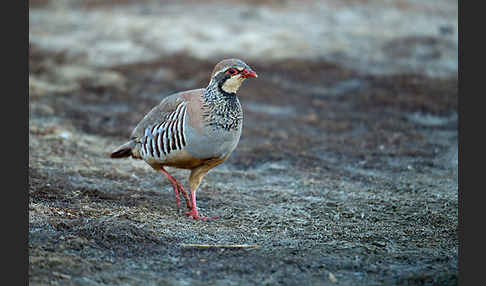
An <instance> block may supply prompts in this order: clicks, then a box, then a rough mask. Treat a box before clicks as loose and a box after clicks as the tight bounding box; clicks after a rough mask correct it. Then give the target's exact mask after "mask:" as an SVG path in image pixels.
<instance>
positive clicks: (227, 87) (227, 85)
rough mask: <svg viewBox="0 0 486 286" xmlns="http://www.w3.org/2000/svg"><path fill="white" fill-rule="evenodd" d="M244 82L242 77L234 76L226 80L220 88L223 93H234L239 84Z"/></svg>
mask: <svg viewBox="0 0 486 286" xmlns="http://www.w3.org/2000/svg"><path fill="white" fill-rule="evenodd" d="M243 81H245V78H244V77H241V76H240V75H236V76H233V77H230V78H229V79H227V80H226V81H225V82H224V84H223V86H222V87H221V88H222V89H223V90H224V91H225V92H228V93H236V92H237V91H238V89H239V88H240V86H241V84H242V83H243Z"/></svg>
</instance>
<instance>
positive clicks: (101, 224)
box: [28, 1, 459, 285]
mask: <svg viewBox="0 0 486 286" xmlns="http://www.w3.org/2000/svg"><path fill="white" fill-rule="evenodd" d="M122 2H123V3H125V2H126V3H128V4H126V5H121V6H122V7H121V8H116V9H120V11H125V9H126V10H130V9H132V10H133V9H135V8H136V7H135V8H134V7H133V5H131V4H130V1H122ZM149 2H150V1H149ZM169 2H170V1H169ZM235 2H236V1H230V3H232V4H231V5H240V4H235ZM244 2H246V3H247V5H253V4H254V2H255V1H244ZM262 2H263V4H259V5H263V6H262V7H261V6H258V7H261V9H263V10H261V11H263V12H261V11H260V10H259V11H260V13H261V14H262V15H266V14H265V13H267V12H265V11H267V10H265V9H270V10H268V11H278V13H282V11H283V10H285V4H282V3H284V2H285V1H262ZM350 2H353V3H354V4H353V5H361V6H359V7H367V5H371V4H372V3H375V2H374V1H350ZM399 2H400V3H402V4H403V5H404V4H407V3H408V4H410V3H412V4H413V3H415V5H418V4H416V3H418V2H414V1H399ZM445 2H447V3H449V2H448V1H445ZM66 3H68V4H66V5H67V7H68V8H72V10H73V11H82V13H85V14H86V15H87V17H91V16H89V15H92V14H90V13H97V12H99V11H102V10H104V9H108V8H107V7H111V6H112V5H114V4H112V1H106V2H104V3H105V4H103V5H98V4H99V2H97V1H87V2H86V3H91V6H89V7H78V6H79V5H77V4H72V3H71V2H66ZM75 3H76V2H75ZM102 3H103V2H102ZM150 3H152V2H150ZM329 3H332V1H329ZM370 3H371V4H370ZM387 3H388V2H387ZM30 4H31V8H30V9H31V12H30V13H31V14H30V15H29V18H30V22H29V25H30V33H29V43H30V48H29V206H28V207H29V281H30V284H31V285H297V284H299V285H302V284H303V285H457V281H458V265H457V263H458V246H459V242H458V233H457V225H458V198H457V195H458V185H457V184H458V179H457V175H458V151H457V100H458V92H457V74H456V73H457V70H455V68H454V66H453V65H452V66H451V64H450V62H451V59H450V57H448V56H447V55H448V53H450V51H451V49H452V50H453V49H454V47H455V49H456V52H457V46H454V43H456V44H457V41H456V42H454V41H449V40H444V38H445V39H447V38H448V37H450V35H449V34H450V33H453V34H454V33H455V30H454V29H452V30H450V29H445V30H444V29H442V31H443V32H444V33H443V34H444V35H443V36H441V35H439V34H438V35H436V36H427V35H426V36H420V37H418V36H407V37H401V36H400V37H399V38H397V39H392V40H390V41H391V42H393V43H395V44H396V43H399V44H397V45H395V46H394V45H390V41H388V42H386V41H384V42H383V45H382V46H381V47H382V49H381V50H380V55H381V56H380V57H378V56H377V57H376V58H375V60H376V61H378V64H377V65H376V66H374V67H373V68H371V67H370V69H369V70H367V69H366V68H365V66H366V63H367V62H366V61H363V62H361V64H360V66H359V67H357V68H355V69H353V68H351V67H350V65H349V62H351V60H352V59H353V55H352V52H350V53H349V57H347V56H346V55H347V54H348V53H345V54H344V55H341V56H340V57H336V59H335V60H332V59H333V57H332V55H333V54H332V53H330V54H326V55H324V54H322V55H320V54H314V55H313V56H311V57H307V58H306V57H297V56H293V54H291V52H288V53H286V54H285V55H284V56H281V57H280V56H279V57H274V58H272V57H263V56H262V57H259V55H261V54H259V52H258V51H255V52H254V55H252V56H250V57H248V59H247V58H246V57H245V55H244V54H243V53H241V52H238V53H236V52H235V54H232V56H236V57H240V58H242V59H243V60H245V61H246V62H247V63H248V64H249V65H250V66H251V67H253V68H254V70H255V71H256V72H257V73H258V75H259V77H258V78H257V79H254V80H248V81H246V82H245V83H244V85H243V87H242V88H241V89H240V91H239V94H238V96H239V98H240V101H241V103H242V106H243V110H244V116H245V117H244V127H243V134H242V137H241V140H240V143H239V145H238V147H237V149H236V150H235V152H234V153H233V154H232V155H231V157H230V158H229V159H228V160H227V161H226V162H225V163H224V164H222V165H220V166H218V167H217V168H215V169H213V170H212V171H211V172H210V173H209V174H208V175H207V176H206V177H205V178H204V180H203V183H202V184H201V186H200V189H199V192H198V206H199V207H200V211H201V213H202V215H206V216H219V217H220V218H219V219H217V220H214V221H210V222H202V221H194V220H192V219H190V218H188V217H187V216H186V215H184V210H178V209H177V206H176V204H175V197H174V195H173V192H172V188H171V185H170V183H169V181H168V180H167V179H166V178H165V177H164V176H162V175H161V174H157V173H156V172H154V171H153V170H152V169H151V168H150V167H149V166H148V165H146V164H145V163H144V162H142V161H138V160H133V159H120V160H115V159H110V158H109V153H110V151H111V150H112V149H113V148H115V147H116V146H118V145H119V144H121V143H123V142H124V141H125V140H126V139H127V138H128V136H129V135H130V133H131V130H132V128H133V127H134V126H135V125H136V124H137V122H138V121H139V120H140V119H141V118H142V117H143V115H144V114H145V113H146V112H147V111H148V110H150V109H151V108H152V107H153V106H154V105H155V104H157V103H158V102H159V101H160V100H161V99H162V98H164V97H165V96H167V95H169V94H171V93H173V92H176V91H180V90H186V89H192V88H200V87H204V86H205V85H207V83H208V76H209V74H210V71H211V70H212V68H213V66H214V64H215V63H216V62H217V61H218V60H219V59H221V57H216V56H215V55H213V54H211V53H210V52H208V54H204V53H203V54H197V53H192V52H191V51H192V50H191V48H187V49H183V48H181V49H180V50H176V51H171V52H170V53H169V52H167V53H165V52H160V55H159V56H154V57H152V56H151V57H148V58H145V56H146V54H144V53H142V54H143V55H142V54H141V56H140V58H133V59H132V60H130V61H126V62H124V61H117V60H115V58H116V57H113V58H109V57H107V58H109V59H110V60H109V61H108V60H107V62H105V63H103V64H98V65H97V64H94V63H93V62H92V60H93V58H92V57H91V56H90V55H89V54H82V53H77V52H76V48H77V47H79V46H78V45H77V44H76V43H78V42H76V41H78V40H76V41H74V40H72V41H71V40H70V41H67V40H66V41H64V42H63V41H62V40H61V39H66V38H63V36H62V33H63V32H62V30H63V29H64V28H65V27H64V26H62V25H61V23H62V22H58V23H57V26H56V27H58V28H59V31H58V30H55V29H49V28H48V27H51V26H50V25H54V24H53V23H51V22H49V21H48V20H42V19H44V18H42V17H47V18H48V15H49V14H46V13H50V12H49V11H57V10H56V9H58V10H59V9H60V10H61V11H66V10H62V9H67V8H66V7H64V8H59V7H55V8H53V7H51V6H49V4H48V1H31V2H30ZM129 4H130V5H129ZM412 4H410V5H412ZM147 5H149V4H147ZM184 5H187V6H190V5H197V4H194V3H193V2H192V1H186V2H185V4H184ZM207 5H209V6H210V5H218V2H217V1H209V4H207ZM456 5H457V3H456ZM331 6H332V5H331ZM137 7H138V6H137ZM245 7H246V6H245ZM404 7H405V8H403V7H398V8H397V9H403V10H406V9H412V8H410V6H404ZM174 9H175V8H174ZM245 9H247V8H245ZM343 9H344V8H343ZM363 9H364V8H363ZM394 9H395V8H394ZM130 11H131V10H130ZM140 11H142V12H140ZM140 11H139V10H137V12H134V13H147V14H150V11H149V12H147V11H145V10H143V9H141V10H140ZM245 11H247V10H245ZM152 12H153V11H152ZM412 12H413V11H412ZM53 13H59V12H53ZM66 13H67V12H66ZM117 13H118V12H117ZM117 13H114V15H117ZM168 13H169V12H168ZM268 13H270V12H268ZM300 13H304V12H302V11H301V12H300ZM404 13H406V12H404ZM410 13H411V12H410ZM169 14H170V13H169ZM46 15H47V16H46ZM242 15H243V16H245V15H247V14H245V13H243V14H242ZM215 17H216V18H217V17H219V16H215ZM254 17H256V16H254ZM261 17H262V18H264V16H261ZM448 17H450V16H444V17H442V18H440V17H439V18H437V19H439V20H437V22H440V23H442V22H447V21H446V20H447V19H449V18H448ZM54 18H55V17H52V19H54ZM73 19H74V16H73V17H66V20H65V21H66V22H68V21H74V20H73ZM434 19H435V18H434ZM444 19H445V20H444ZM52 21H54V20H52ZM59 21H61V20H59ZM452 22H454V20H452ZM43 23H49V24H45V25H44V24H43ZM70 23H71V28H72V29H73V30H76V29H77V27H78V26H76V25H74V24H72V22H70ZM298 24H301V23H298ZM43 25H44V26H43ZM80 25H81V24H80ZM289 25H290V24H289ZM43 28H45V31H44V32H41V31H42V30H43ZM51 28H52V27H51ZM113 29H114V28H113ZM289 29H290V28H289ZM114 30H116V29H114ZM290 30H291V29H290ZM43 33H44V34H43ZM91 33H100V31H91ZM74 34H75V32H73V35H74ZM43 35H44V36H43ZM54 36H58V38H55V37H54ZM132 36H133V37H135V35H132ZM137 36H138V37H139V38H137V39H142V38H144V37H143V35H137ZM289 37H290V36H289ZM455 37H457V34H455ZM80 39H83V37H80ZM92 39H97V37H93V38H92ZM49 41H51V42H49ZM87 41H88V43H82V41H80V42H79V44H80V45H83V44H89V40H87ZM411 42H413V43H415V44H414V45H415V46H414V47H415V48H413V49H412V50H413V51H415V53H412V52H410V51H411V50H410V49H409V50H407V51H408V52H404V50H406V48H404V47H410V43H411ZM47 43H51V44H47ZM63 43H64V44H65V43H69V44H66V45H67V47H64V46H62V45H61V44H63ZM357 43H359V41H358V42H357ZM387 43H388V44H387ZM417 43H418V44H417ZM444 43H446V44H444ZM50 45H51V46H50ZM69 45H72V49H71V48H69ZM418 46H420V47H422V48H417V47H418ZM428 47H432V48H431V49H428ZM451 47H452V48H451ZM368 48H369V47H368ZM154 49H155V50H157V48H154ZM311 50H312V49H311ZM317 50H318V49H317ZM423 51H427V53H425V54H424V52H423ZM430 51H435V53H431V52H430ZM103 53H104V54H105V55H113V54H110V51H107V50H104V51H101V52H100V54H103ZM120 53H121V55H122V56H123V55H124V51H122V52H120ZM417 53H418V54H417ZM169 55H170V56H169ZM424 55H425V56H424ZM117 56H120V55H117ZM407 57H411V58H413V59H409V60H411V61H412V62H413V60H415V62H414V63H415V64H416V66H414V67H407V68H404V66H405V65H404V62H407ZM421 57H422V58H421ZM424 57H425V58H424ZM381 59H383V61H382V60H381ZM424 61H425V62H427V61H429V64H424V63H423V62H424ZM452 61H453V60H452ZM387 63H391V64H387ZM394 64H396V65H394ZM421 64H423V66H420V65H421ZM368 65H369V63H368ZM380 66H383V67H386V68H383V69H381V68H380ZM429 68H430V69H429ZM378 71H380V72H378ZM392 71H393V72H392ZM168 170H169V171H171V172H172V173H173V175H174V176H175V177H176V178H178V179H180V181H181V182H182V183H184V184H185V185H187V176H188V172H187V171H185V170H177V169H170V168H169V169H168ZM191 244H197V245H211V246H213V247H201V246H197V245H196V246H194V245H191ZM223 245H226V246H227V247H222V246H223ZM238 245H243V246H252V247H236V246H238Z"/></svg>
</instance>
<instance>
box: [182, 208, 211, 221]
mask: <svg viewBox="0 0 486 286" xmlns="http://www.w3.org/2000/svg"><path fill="white" fill-rule="evenodd" d="M186 215H188V216H191V217H192V218H193V219H195V220H203V221H208V220H213V219H218V218H219V217H217V216H213V217H205V216H199V215H198V211H197V210H195V209H192V210H191V211H189V212H186Z"/></svg>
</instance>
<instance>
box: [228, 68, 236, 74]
mask: <svg viewBox="0 0 486 286" xmlns="http://www.w3.org/2000/svg"><path fill="white" fill-rule="evenodd" d="M226 73H229V74H235V73H237V71H236V70H235V69H234V68H231V69H229V70H228V71H227V72H226Z"/></svg>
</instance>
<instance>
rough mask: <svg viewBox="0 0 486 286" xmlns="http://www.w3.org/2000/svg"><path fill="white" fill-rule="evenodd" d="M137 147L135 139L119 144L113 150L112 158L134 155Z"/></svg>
mask: <svg viewBox="0 0 486 286" xmlns="http://www.w3.org/2000/svg"><path fill="white" fill-rule="evenodd" d="M134 147H135V141H133V140H130V141H128V142H127V143H125V144H123V145H121V146H119V147H118V148H116V149H115V150H114V151H113V152H111V155H110V157H111V158H124V157H130V156H133V152H132V151H133V148H134Z"/></svg>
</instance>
